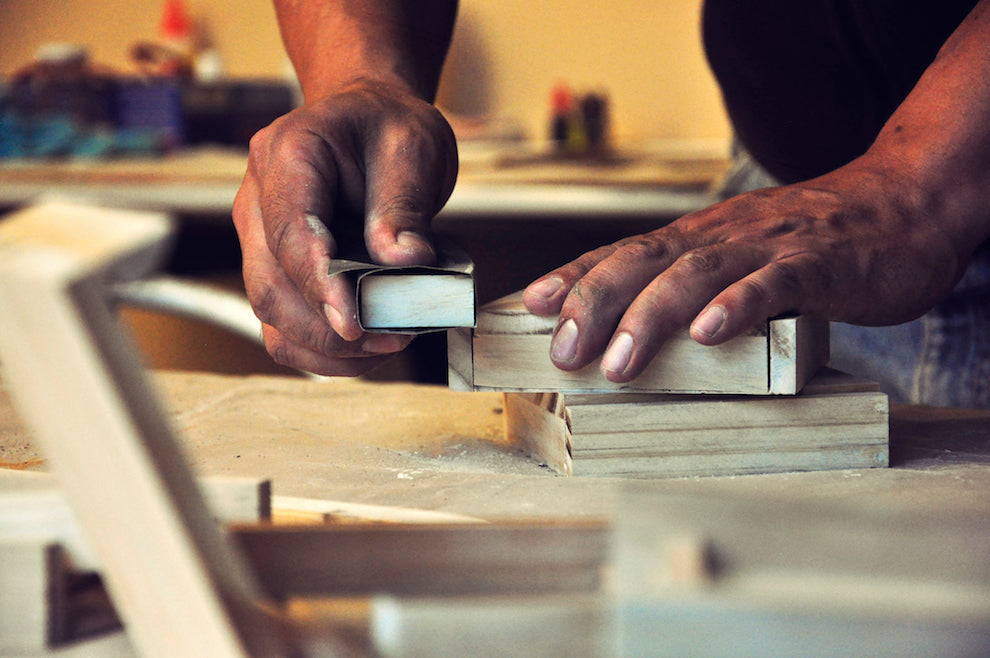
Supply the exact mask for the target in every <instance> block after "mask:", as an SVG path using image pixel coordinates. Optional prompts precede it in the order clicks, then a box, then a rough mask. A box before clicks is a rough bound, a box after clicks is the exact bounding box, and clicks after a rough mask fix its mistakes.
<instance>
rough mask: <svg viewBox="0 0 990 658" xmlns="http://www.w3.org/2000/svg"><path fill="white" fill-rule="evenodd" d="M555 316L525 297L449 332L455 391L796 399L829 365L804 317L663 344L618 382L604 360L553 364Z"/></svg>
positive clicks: (816, 328) (821, 334)
mask: <svg viewBox="0 0 990 658" xmlns="http://www.w3.org/2000/svg"><path fill="white" fill-rule="evenodd" d="M556 323H557V319H556V318H552V317H540V316H536V315H533V314H531V313H529V312H528V311H526V309H525V307H524V306H523V304H522V296H521V293H516V294H513V295H510V296H508V297H504V298H502V299H500V300H497V301H495V302H492V303H491V304H487V305H486V306H484V307H483V308H482V309H481V310H480V311H479V313H478V324H477V327H476V328H475V329H474V331H473V332H471V334H470V337H471V340H470V351H468V349H467V346H466V344H465V340H464V339H465V337H466V336H467V333H466V332H464V331H463V330H462V331H458V332H448V336H449V339H448V366H449V367H448V371H449V383H450V386H451V388H452V389H453V390H469V391H531V392H549V391H559V392H566V393H607V392H618V391H624V392H639V393H717V394H733V395H766V394H767V393H772V394H779V395H791V394H794V393H797V392H798V391H799V390H801V387H802V386H803V385H804V384H805V382H806V381H807V380H808V378H809V377H810V376H811V375H813V374H814V372H815V371H817V370H818V368H819V367H821V366H823V365H824V364H825V363H826V362H827V361H828V323H827V322H825V321H824V320H820V319H815V318H810V317H806V316H799V317H790V318H780V319H774V320H770V321H768V322H767V324H766V325H765V326H763V327H759V328H756V329H754V330H753V331H751V332H749V333H747V334H745V335H742V336H738V337H736V338H734V339H733V340H731V341H729V342H727V343H724V344H722V345H718V346H714V347H712V346H703V345H701V344H699V343H697V342H695V341H694V340H692V339H691V337H690V336H689V335H688V333H687V332H686V331H685V332H683V333H681V334H679V335H677V336H675V337H674V338H672V339H671V340H669V341H667V343H666V344H665V345H664V346H663V348H662V349H661V350H660V352H659V353H658V354H657V356H656V357H655V358H654V359H653V361H652V362H651V363H650V365H649V367H648V368H647V369H646V371H645V372H644V373H643V374H642V375H640V376H639V377H638V378H636V379H635V380H633V381H631V382H628V383H624V384H616V383H613V382H610V381H608V380H607V379H605V377H604V376H603V375H602V374H601V372H600V370H599V360H596V361H594V362H593V363H591V364H589V365H588V366H586V367H585V368H582V369H581V370H578V371H573V372H567V371H563V370H560V369H558V368H556V367H555V366H554V365H553V363H552V362H551V361H550V339H551V334H552V332H553V329H554V327H555V325H556Z"/></svg>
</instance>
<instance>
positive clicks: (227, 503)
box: [0, 469, 272, 571]
mask: <svg viewBox="0 0 990 658" xmlns="http://www.w3.org/2000/svg"><path fill="white" fill-rule="evenodd" d="M197 482H198V483H199V485H200V488H201V489H202V492H203V496H204V497H205V499H206V504H207V507H208V508H209V510H210V514H211V515H212V517H213V519H214V520H215V521H216V522H217V523H219V524H222V525H226V524H231V523H253V522H258V521H267V520H269V519H270V518H271V505H272V503H271V480H268V479H267V478H253V477H232V476H206V477H201V478H198V480H197ZM29 538H30V539H45V540H47V541H50V542H52V543H57V544H59V545H60V546H61V547H62V549H63V550H64V551H65V552H66V553H67V554H68V556H69V557H70V558H71V560H72V565H73V569H74V570H75V571H98V570H99V569H100V561H99V558H98V557H97V555H96V554H95V552H94V550H93V547H92V545H91V544H90V542H89V541H88V540H87V538H86V536H85V535H84V534H83V532H82V529H81V528H80V526H79V522H78V521H77V520H76V515H75V513H74V512H73V510H72V507H71V506H70V504H69V501H67V500H66V497H65V495H64V493H63V492H62V489H61V488H60V487H59V484H58V482H57V481H56V480H55V478H54V477H53V476H52V475H51V474H50V473H37V472H30V471H16V470H11V469H0V540H16V539H29Z"/></svg>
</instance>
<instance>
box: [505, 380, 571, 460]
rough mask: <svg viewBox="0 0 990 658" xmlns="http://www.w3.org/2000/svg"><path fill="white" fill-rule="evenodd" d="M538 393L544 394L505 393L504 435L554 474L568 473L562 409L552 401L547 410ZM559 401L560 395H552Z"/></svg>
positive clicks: (566, 431) (568, 449) (566, 432)
mask: <svg viewBox="0 0 990 658" xmlns="http://www.w3.org/2000/svg"><path fill="white" fill-rule="evenodd" d="M541 395H547V394H543V393H506V394H505V404H504V407H505V438H506V440H507V441H509V442H510V443H513V444H515V445H518V446H522V447H523V449H524V450H525V451H526V453H527V454H528V455H529V456H530V457H532V458H533V459H536V460H537V461H539V462H541V463H544V464H546V465H547V466H548V467H550V468H551V469H553V470H554V471H556V472H557V473H562V474H564V475H570V474H571V472H572V459H571V441H570V430H569V429H568V427H567V421H566V420H565V419H564V418H563V408H562V406H561V408H559V409H558V408H557V404H554V408H553V409H546V408H545V407H543V406H542V405H541V404H540V402H541V400H539V399H538V396H541ZM560 400H561V397H560V396H554V401H555V403H556V402H557V401H560ZM561 404H562V403H561Z"/></svg>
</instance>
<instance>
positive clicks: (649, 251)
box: [616, 232, 675, 261]
mask: <svg viewBox="0 0 990 658" xmlns="http://www.w3.org/2000/svg"><path fill="white" fill-rule="evenodd" d="M674 251H675V247H674V245H673V244H672V243H671V242H670V241H669V240H668V239H667V238H665V237H663V235H661V234H659V233H658V232H653V233H647V234H645V235H637V236H634V237H631V238H626V239H625V240H622V241H621V242H619V243H618V245H617V249H616V256H617V257H618V258H622V259H623V260H631V261H656V260H661V259H663V258H667V257H668V256H669V255H670V254H671V253H673V252H674Z"/></svg>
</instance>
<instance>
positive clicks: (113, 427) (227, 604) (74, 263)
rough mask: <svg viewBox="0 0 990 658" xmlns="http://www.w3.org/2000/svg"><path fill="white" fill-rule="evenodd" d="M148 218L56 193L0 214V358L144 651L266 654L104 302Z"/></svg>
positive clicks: (236, 571)
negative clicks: (60, 199)
mask: <svg viewBox="0 0 990 658" xmlns="http://www.w3.org/2000/svg"><path fill="white" fill-rule="evenodd" d="M168 233H169V226H168V222H167V220H166V218H165V217H163V216H161V215H155V214H148V213H138V212H130V211H123V210H107V209H98V208H92V207H85V206H80V205H72V204H66V203H46V204H41V205H38V206H34V207H31V208H28V209H25V210H22V211H19V212H17V213H15V214H13V215H10V216H8V217H6V218H5V219H3V220H2V221H0V309H2V312H0V365H2V366H3V369H4V372H3V374H4V382H5V384H6V385H7V386H9V387H10V391H11V395H12V397H13V399H14V402H15V404H17V406H18V408H19V411H20V412H21V416H22V417H23V419H24V420H25V422H26V423H27V424H28V425H29V426H30V427H31V429H32V431H33V435H34V437H35V438H36V439H37V440H38V443H39V445H40V447H41V448H42V449H43V452H44V453H45V456H46V458H47V459H48V462H49V464H50V465H51V467H52V470H53V472H54V473H55V474H56V476H57V477H58V478H59V482H60V484H61V486H62V487H63V489H64V491H65V493H66V495H67V497H68V499H69V500H70V501H71V503H72V504H73V506H74V509H75V511H76V513H77V515H78V518H79V521H80V523H81V524H82V526H83V529H84V532H85V533H86V536H87V538H88V539H89V540H90V542H91V543H92V545H93V548H94V550H95V552H96V554H97V556H98V558H99V560H100V563H101V564H102V565H103V567H104V576H105V577H106V580H107V583H108V585H109V589H110V592H111V595H112V597H113V599H114V602H115V603H116V604H117V607H118V612H119V613H120V614H121V616H122V617H123V619H124V622H125V625H126V626H127V628H128V634H129V635H130V637H131V638H132V639H133V640H134V643H135V646H136V648H137V649H138V651H139V652H140V653H141V654H142V655H147V656H155V655H160V656H191V655H210V656H244V655H249V654H254V655H278V654H279V653H280V651H282V645H281V642H280V641H279V639H278V633H277V632H276V628H275V624H274V622H273V621H271V620H270V619H269V618H268V617H267V616H266V614H265V613H263V612H262V609H261V605H262V604H263V602H262V601H261V599H260V597H259V592H260V590H259V589H258V588H257V586H256V584H255V583H254V580H253V579H252V578H251V574H250V572H249V571H248V570H247V566H246V564H245V563H244V562H243V561H242V560H241V558H240V556H239V555H238V554H237V553H236V552H235V551H234V550H233V548H232V546H231V545H230V544H229V543H228V542H227V541H226V540H225V538H224V537H223V536H222V534H221V533H220V531H219V529H218V528H217V527H216V525H215V523H214V522H213V519H212V518H211V516H210V513H209V512H208V510H207V508H206V505H205V503H204V502H203V498H202V497H201V495H200V493H199V490H198V488H197V486H196V483H195V481H194V479H193V476H192V474H191V472H190V471H189V468H188V466H187V462H186V460H185V456H184V453H183V451H182V450H181V446H180V445H179V442H178V441H177V440H176V438H175V436H174V435H173V433H172V429H171V428H170V427H169V425H168V423H167V422H166V421H165V418H166V416H165V414H164V413H163V411H162V409H161V408H160V406H159V404H158V403H157V400H156V399H155V397H154V396H153V395H152V392H151V390H150V388H149V387H148V385H147V383H146V382H145V380H144V378H143V374H142V368H141V364H140V360H139V358H138V356H137V354H136V353H135V351H134V350H133V348H132V346H131V345H130V344H129V342H128V341H127V339H126V338H125V336H124V335H123V333H122V331H121V329H120V328H119V327H118V325H117V319H116V317H115V315H114V313H113V311H112V309H111V305H110V299H111V295H110V291H109V289H108V286H109V284H111V283H113V282H114V281H115V280H118V279H121V278H128V277H133V276H137V275H140V274H143V273H145V272H146V271H147V270H148V268H149V267H150V266H151V265H154V264H155V263H157V262H158V261H159V260H160V256H161V255H162V252H163V250H164V245H165V243H166V238H167V236H168Z"/></svg>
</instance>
